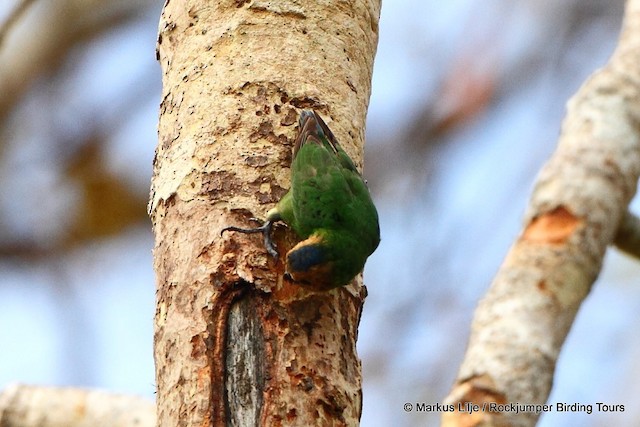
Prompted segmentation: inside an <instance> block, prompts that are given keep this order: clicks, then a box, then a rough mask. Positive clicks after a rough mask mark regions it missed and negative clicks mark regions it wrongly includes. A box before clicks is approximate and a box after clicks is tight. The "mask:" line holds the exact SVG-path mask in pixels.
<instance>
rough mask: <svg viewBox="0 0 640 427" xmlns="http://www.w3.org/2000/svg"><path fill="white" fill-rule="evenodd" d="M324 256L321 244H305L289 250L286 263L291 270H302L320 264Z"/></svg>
mask: <svg viewBox="0 0 640 427" xmlns="http://www.w3.org/2000/svg"><path fill="white" fill-rule="evenodd" d="M325 258H326V257H325V251H324V249H323V248H322V246H320V245H306V246H300V247H299V248H298V249H296V250H293V251H291V252H289V254H288V256H287V264H288V266H289V269H290V271H291V272H304V271H308V270H309V269H310V268H311V267H314V266H317V265H318V264H322V263H323V262H324V261H325Z"/></svg>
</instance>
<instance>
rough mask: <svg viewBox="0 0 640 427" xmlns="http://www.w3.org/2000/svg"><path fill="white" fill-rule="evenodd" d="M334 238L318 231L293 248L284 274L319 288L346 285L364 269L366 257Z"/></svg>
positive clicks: (289, 253) (326, 288)
mask: <svg viewBox="0 0 640 427" xmlns="http://www.w3.org/2000/svg"><path fill="white" fill-rule="evenodd" d="M335 237H336V236H332V234H331V233H317V234H313V235H312V236H311V237H309V238H308V239H306V240H303V241H301V242H299V243H298V244H297V245H296V246H294V247H293V248H291V250H290V251H289V252H287V259H286V270H285V276H287V277H288V278H289V279H291V280H293V281H294V282H296V283H299V284H301V285H302V286H305V285H306V286H310V287H312V288H314V289H318V290H329V289H333V288H336V287H339V286H344V285H346V284H347V283H348V282H349V281H350V280H351V279H353V277H354V276H355V275H356V274H357V273H358V272H360V271H361V270H362V268H363V267H364V263H365V261H366V256H363V257H357V256H356V257H354V255H355V254H357V253H358V251H357V250H354V248H350V247H347V246H345V245H341V244H340V242H339V241H336V240H341V239H336V238H335ZM344 240H346V241H347V242H349V241H350V239H348V238H347V239H344ZM356 258H357V259H356Z"/></svg>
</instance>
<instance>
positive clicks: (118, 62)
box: [0, 0, 640, 427]
mask: <svg viewBox="0 0 640 427" xmlns="http://www.w3.org/2000/svg"><path fill="white" fill-rule="evenodd" d="M19 4H20V5H22V7H25V8H26V9H25V11H24V13H23V14H22V15H21V17H20V19H19V20H17V21H15V23H14V25H12V26H10V27H7V26H6V25H5V26H2V27H0V64H1V65H0V181H1V182H2V185H1V186H0V348H1V349H2V350H0V389H1V388H4V387H5V386H6V385H8V384H10V383H13V382H26V383H32V384H43V385H69V386H83V387H98V388H104V389H108V390H111V391H115V392H121V393H132V394H140V395H144V396H148V397H149V398H153V393H154V370H153V357H152V331H153V324H152V322H153V313H154V275H153V270H152V258H151V249H152V245H153V237H152V234H151V230H150V222H149V220H148V218H147V216H146V212H145V211H146V202H147V197H148V189H149V181H150V177H151V162H152V158H153V152H154V148H155V144H156V124H157V118H158V105H159V101H160V98H159V97H160V91H161V86H160V69H159V66H158V64H157V63H156V61H155V52H154V49H155V40H156V30H157V23H158V20H159V16H160V11H161V2H159V1H152V0H127V1H124V0H113V1H110V2H93V1H87V0H48V1H32V0H31V1H30V0H26V1H25V0H10V1H4V2H2V4H0V22H5V21H6V20H10V16H11V12H12V11H14V10H15V8H16V7H18V5H19ZM622 13H623V1H622V0H564V1H562V2H558V1H551V0H521V1H518V2H513V1H509V0H485V1H478V0H476V1H473V0H451V1H447V2H443V1H435V0H394V1H385V2H384V4H383V10H382V17H381V23H380V31H381V33H380V42H379V46H378V55H377V57H376V63H375V70H374V78H373V94H372V97H371V105H370V110H369V115H368V123H367V135H368V139H367V146H366V162H365V164H366V166H365V175H366V177H367V179H368V181H369V186H370V187H371V189H372V192H373V196H374V199H375V200H376V202H377V205H378V209H379V212H380V217H381V228H382V243H381V245H380V247H379V249H378V251H377V252H376V253H375V254H374V255H373V256H372V257H371V258H370V260H369V262H368V264H367V267H366V269H365V281H366V283H367V287H368V289H369V297H368V298H367V300H366V303H365V308H364V314H363V317H362V322H361V324H360V338H359V343H358V346H359V354H360V356H361V358H362V364H363V370H364V408H363V416H362V425H363V426H389V425H394V426H427V425H436V424H437V422H438V420H439V414H427V413H416V412H410V413H406V412H404V411H403V404H404V403H405V402H410V403H416V402H425V403H428V404H435V403H438V402H441V401H442V399H443V398H444V397H445V396H446V394H447V392H448V391H449V389H450V387H451V385H452V382H453V381H454V379H455V375H456V372H457V369H458V366H459V364H460V362H461V361H462V358H463V355H464V350H465V347H466V343H467V338H468V334H469V325H470V322H471V318H472V315H473V311H474V308H475V306H476V304H477V301H478V299H479V298H481V297H482V295H483V294H484V292H485V291H486V289H487V287H488V286H489V284H490V282H491V279H492V277H493V275H494V274H495V272H496V271H497V269H498V267H499V265H500V263H501V261H502V259H503V257H504V255H505V253H506V251H507V250H508V248H509V246H510V244H511V242H512V241H513V240H514V239H515V238H516V236H517V235H518V233H519V231H520V226H521V219H522V215H523V211H524V208H525V205H526V202H527V199H528V196H529V194H530V191H531V188H532V185H533V182H534V180H535V176H536V174H537V172H538V170H539V169H540V167H541V166H542V165H543V163H544V162H545V160H546V159H547V158H548V157H549V155H550V154H551V153H552V152H553V150H554V147H555V144H556V141H557V136H558V133H559V128H560V123H561V120H562V117H563V115H564V106H565V103H566V101H567V99H568V98H569V97H570V96H571V95H572V94H573V93H574V92H575V91H576V90H577V89H578V87H579V86H580V85H581V83H582V82H583V81H584V79H585V78H586V77H587V76H588V75H589V74H591V73H592V72H593V71H594V70H595V69H597V68H598V67H600V66H602V65H604V63H605V62H606V60H607V58H608V57H609V55H610V54H611V52H612V50H613V48H614V46H615V43H616V38H617V35H618V32H619V29H620V23H621V19H622ZM6 28H10V31H8V32H5V31H4V29H6ZM636 207H638V206H636ZM636 210H637V209H636ZM639 274H640V264H638V263H636V262H634V261H633V260H631V259H628V258H626V257H625V256H623V255H621V254H620V253H618V252H617V251H615V250H613V249H612V250H610V251H609V253H608V254H607V258H606V260H605V267H604V270H603V272H602V274H601V275H600V278H599V280H598V281H597V282H596V285H595V286H594V289H593V291H592V292H591V294H590V295H589V297H588V298H587V300H586V302H585V303H584V304H583V306H582V308H581V310H580V312H579V314H578V317H577V319H576V322H575V324H574V327H573V329H572V330H571V333H570V334H569V337H568V340H567V342H566V345H565V346H564V348H563V350H562V353H561V356H560V360H559V364H558V367H557V372H556V378H555V382H554V388H553V392H552V394H551V396H550V399H549V402H550V403H553V404H555V403H557V402H562V403H568V404H571V403H580V404H592V405H594V412H593V413H592V414H586V413H584V412H582V413H558V412H555V411H554V412H552V413H548V414H545V415H544V416H543V417H542V418H541V421H540V424H539V425H540V426H544V427H550V426H566V425H581V426H611V425H617V426H637V425H639V423H640V403H638V398H637V396H638V395H640V381H638V380H637V378H638V377H639V376H640V363H639V362H637V361H638V360H640V329H639V328H637V320H638V313H639V312H640V288H639V287H638V284H637V280H634V277H638V275H639ZM596 402H603V403H609V404H618V405H624V408H625V411H624V412H617V413H603V412H596V409H595V403H596ZM523 403H528V402H523Z"/></svg>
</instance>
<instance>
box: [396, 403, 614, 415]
mask: <svg viewBox="0 0 640 427" xmlns="http://www.w3.org/2000/svg"><path fill="white" fill-rule="evenodd" d="M404 410H405V412H454V411H458V412H464V413H468V414H473V413H475V412H495V413H509V414H521V413H535V414H541V413H543V412H554V411H555V412H569V413H572V412H573V413H575V412H584V413H587V414H592V413H593V412H624V405H620V404H611V403H604V402H596V403H562V402H558V403H554V404H546V405H539V404H525V403H496V402H484V403H483V404H477V403H473V402H458V404H444V403H433V404H429V403H424V402H415V403H411V402H407V403H405V404H404Z"/></svg>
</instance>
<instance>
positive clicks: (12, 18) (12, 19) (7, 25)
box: [0, 0, 35, 49]
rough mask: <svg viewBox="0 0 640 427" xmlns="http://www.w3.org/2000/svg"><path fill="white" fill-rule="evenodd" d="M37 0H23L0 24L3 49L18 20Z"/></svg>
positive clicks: (0, 43) (0, 45)
mask: <svg viewBox="0 0 640 427" xmlns="http://www.w3.org/2000/svg"><path fill="white" fill-rule="evenodd" d="M34 1H35V0H21V1H20V2H19V3H18V4H17V5H16V7H15V8H13V10H12V11H11V13H10V14H9V16H8V17H7V19H6V20H5V21H4V23H2V25H0V49H2V44H3V43H4V39H5V37H7V34H9V32H10V31H11V28H13V26H14V25H15V23H16V22H18V21H19V20H20V18H21V17H22V15H23V14H24V13H25V12H26V11H27V9H29V6H31V5H32V4H33V3H34Z"/></svg>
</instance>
